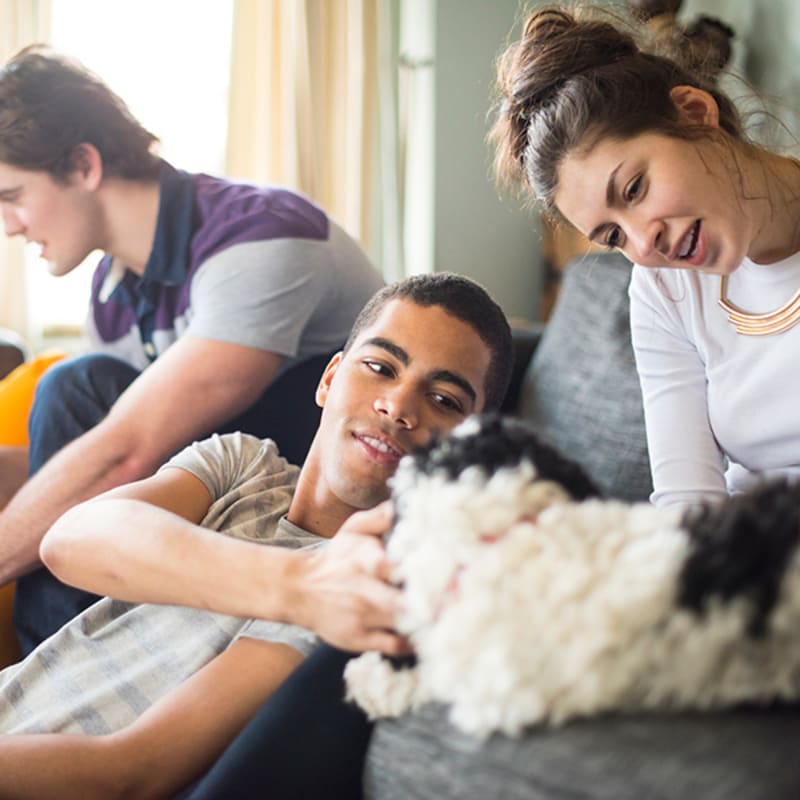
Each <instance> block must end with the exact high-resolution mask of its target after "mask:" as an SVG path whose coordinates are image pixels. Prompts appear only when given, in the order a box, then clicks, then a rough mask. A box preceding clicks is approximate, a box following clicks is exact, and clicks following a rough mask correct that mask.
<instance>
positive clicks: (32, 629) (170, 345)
mask: <svg viewBox="0 0 800 800" xmlns="http://www.w3.org/2000/svg"><path fill="white" fill-rule="evenodd" d="M155 143H156V137H155V136H153V135H152V134H151V133H150V132H149V131H147V130H145V129H144V128H143V127H142V125H140V124H139V122H138V121H137V120H136V119H135V118H134V117H133V115H132V114H131V113H130V111H129V110H128V108H127V107H126V105H125V104H124V102H123V101H122V100H121V99H120V98H119V97H117V96H116V95H115V94H114V93H113V92H112V91H111V90H110V89H109V88H108V87H107V86H105V84H104V83H103V82H102V81H101V80H100V79H99V78H97V77H96V76H94V75H92V74H91V73H90V72H88V71H87V70H86V69H85V68H84V67H82V66H81V65H80V64H78V63H76V62H73V61H71V60H69V59H67V58H64V57H62V56H59V55H57V54H55V53H52V52H49V51H47V50H43V49H41V48H28V49H26V50H24V51H22V52H21V53H19V54H18V55H17V56H15V57H14V58H12V59H11V61H9V62H8V63H7V64H6V66H5V67H4V68H3V69H2V70H0V208H1V209H2V217H3V223H4V226H5V231H6V234H7V235H9V236H17V235H19V236H24V237H25V239H26V240H27V241H28V242H35V243H37V244H39V246H40V248H41V255H42V258H44V259H45V260H46V261H47V262H48V265H49V269H50V271H51V272H52V274H54V275H66V274H67V273H69V272H71V271H72V270H73V269H75V268H76V266H77V265H78V264H80V263H81V262H82V261H83V260H84V259H85V258H86V257H87V256H88V255H89V254H90V253H91V252H92V251H93V250H102V251H104V253H105V255H103V257H102V258H101V260H100V263H99V265H98V267H97V269H96V271H95V275H94V280H93V284H92V293H91V314H90V316H89V320H88V335H89V340H90V350H91V354H90V355H88V356H84V357H80V358H76V359H70V360H67V361H65V362H62V363H61V364H59V365H57V366H55V367H53V368H52V369H51V370H50V371H48V373H47V374H46V375H45V376H44V377H43V379H42V380H41V381H40V383H39V386H38V388H37V393H36V400H35V404H34V407H33V410H32V412H31V416H30V448H29V453H28V455H29V472H30V476H31V477H30V479H29V480H28V482H27V483H24V484H23V485H22V488H21V489H19V491H18V492H17V493H16V494H15V495H14V496H13V497H12V499H11V501H10V502H9V504H8V506H7V507H6V508H5V509H4V510H3V511H2V512H1V513H0V584H2V583H5V582H7V581H10V580H12V579H14V578H19V580H18V582H17V600H16V607H15V624H16V629H17V634H18V637H19V639H20V644H21V646H22V649H23V652H25V653H27V652H29V651H30V650H31V649H32V648H33V647H34V646H35V645H36V644H37V643H38V642H39V641H41V640H42V639H43V638H45V637H46V636H47V635H49V634H50V633H52V632H53V631H55V630H57V629H58V628H59V627H60V626H61V625H62V624H63V623H64V622H65V621H66V620H68V619H70V618H71V617H72V616H73V615H75V614H76V613H78V612H79V611H80V610H81V609H82V608H84V607H85V606H86V605H88V604H89V603H90V602H92V601H93V600H94V599H96V598H94V596H92V595H90V594H87V593H84V592H78V591H76V590H74V589H71V588H69V587H65V586H63V584H61V583H59V582H58V581H56V580H55V579H54V578H53V576H52V575H51V574H50V573H48V572H47V571H46V570H43V569H39V567H40V566H41V564H40V562H39V559H38V554H37V550H38V546H39V542H40V541H41V537H42V536H43V535H44V533H45V531H46V530H47V528H48V527H49V526H50V525H51V524H52V523H53V522H54V521H55V519H56V518H57V517H58V516H59V515H60V514H62V513H63V512H64V511H66V510H67V509H68V508H69V507H70V506H72V505H73V504H75V503H76V502H79V501H82V500H86V499H88V498H90V497H93V496H95V495H97V494H99V493H101V492H103V491H106V490H107V489H109V488H111V487H114V486H119V485H121V484H124V483H128V482H130V481H132V480H138V479H140V478H143V477H145V476H146V475H149V474H152V472H153V471H154V470H155V469H156V468H157V467H158V466H159V465H160V464H161V463H163V461H164V460H165V459H167V458H168V457H169V456H170V455H171V454H173V453H174V452H176V451H177V450H179V449H180V448H181V447H183V446H185V445H186V444H188V443H189V442H191V441H193V440H195V439H198V438H202V437H203V436H207V435H208V434H209V433H211V432H212V431H217V432H223V431H230V430H243V431H247V432H250V433H253V434H256V435H258V436H267V435H269V436H271V437H272V438H274V439H275V440H276V441H277V442H278V444H279V445H280V447H281V451H282V453H283V454H284V455H285V456H286V457H287V458H288V459H289V460H290V461H292V462H294V463H301V462H302V459H303V457H304V456H305V453H306V451H307V448H308V445H309V443H310V441H311V438H312V436H313V434H314V431H315V429H316V425H317V422H318V421H319V413H318V410H317V409H316V408H315V406H314V405H313V402H311V398H312V394H313V391H312V389H313V386H314V385H315V383H316V380H317V378H318V376H319V372H320V371H321V370H322V368H323V366H324V364H325V363H326V362H327V360H328V358H330V355H331V353H332V352H334V351H335V350H337V349H338V348H339V347H341V345H342V342H343V341H344V340H345V339H346V337H347V334H348V333H349V331H350V328H351V326H352V323H353V320H354V319H355V317H356V315H357V313H358V311H359V309H360V308H361V307H362V305H363V304H364V302H365V301H366V300H367V299H369V297H370V296H371V295H372V293H373V292H374V291H375V290H376V289H377V288H379V287H380V286H381V285H382V280H381V277H380V276H379V274H378V273H377V272H376V270H375V269H374V268H373V267H372V265H371V264H370V263H369V260H368V259H367V257H366V255H365V254H364V253H363V251H362V250H361V248H360V247H359V246H358V244H356V242H355V241H353V240H352V239H351V238H350V237H349V236H348V235H347V234H346V233H345V232H344V231H343V230H342V229H341V228H339V227H338V226H337V225H336V223H335V222H333V221H332V220H331V219H330V218H329V217H328V216H327V215H326V214H325V212H324V211H322V210H321V209H320V208H318V207H317V206H315V205H313V204H312V203H311V202H310V201H309V200H307V199H306V198H304V197H302V196H300V195H298V194H295V193H293V192H290V191H287V190H285V189H281V188H277V187H256V186H250V185H246V184H242V183H233V182H230V181H226V180H222V179H219V178H214V177H210V176H207V175H193V174H188V173H186V172H181V171H179V170H177V169H175V168H173V167H172V166H171V165H170V164H168V163H166V162H165V161H163V160H161V159H160V158H158V157H157V155H155V153H154V145H155ZM5 455H6V456H8V457H7V458H6V459H5V460H3V458H2V456H3V453H0V480H2V481H3V483H4V484H7V485H8V486H9V487H14V489H16V487H17V486H19V485H20V483H23V481H24V477H23V476H22V475H20V474H19V473H20V471H21V470H22V469H24V459H22V460H20V459H19V457H17V458H15V459H12V458H11V457H10V456H11V453H10V452H6V453H5ZM14 455H16V456H19V454H18V453H15V454H14Z"/></svg>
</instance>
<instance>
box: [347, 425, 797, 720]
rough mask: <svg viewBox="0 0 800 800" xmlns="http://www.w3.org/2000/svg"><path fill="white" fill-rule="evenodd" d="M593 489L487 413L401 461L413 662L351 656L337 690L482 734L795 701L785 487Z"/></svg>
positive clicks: (791, 552) (793, 497) (398, 539)
mask: <svg viewBox="0 0 800 800" xmlns="http://www.w3.org/2000/svg"><path fill="white" fill-rule="evenodd" d="M592 494H593V490H592V486H591V484H590V482H589V481H588V479H587V478H586V477H585V476H584V475H583V473H582V472H581V470H580V469H579V468H578V467H577V466H576V465H574V464H572V463H570V462H568V461H565V460H564V459H563V458H561V457H560V456H559V455H558V454H557V453H555V452H554V451H553V450H552V449H551V448H549V447H546V446H544V445H543V444H542V443H541V442H540V441H539V440H538V439H537V438H536V436H535V435H534V434H533V433H532V432H531V431H530V429H528V428H527V427H526V426H525V425H524V424H523V423H521V422H518V421H513V420H508V419H500V418H498V417H475V418H471V419H469V420H467V421H466V422H464V423H463V424H462V425H461V426H459V427H458V428H457V429H456V430H455V431H454V432H453V434H451V436H450V437H449V438H448V439H446V440H444V441H442V442H441V443H440V444H438V445H434V446H432V447H431V448H429V449H428V450H427V451H426V452H421V453H418V454H416V455H414V456H408V457H406V458H405V459H404V460H403V461H402V462H401V464H400V468H399V470H398V472H397V475H396V477H395V480H394V483H393V496H394V500H395V503H396V512H397V519H396V524H395V526H394V528H393V532H392V535H391V537H390V539H389V542H388V550H389V553H390V555H391V557H392V559H393V560H394V561H395V564H396V578H397V580H398V581H399V582H401V583H402V584H403V586H404V594H405V610H404V613H403V616H402V618H401V619H400V621H399V628H400V630H401V631H403V632H404V633H407V634H408V635H409V637H410V638H411V641H412V643H413V645H414V648H415V650H416V654H417V660H416V664H415V665H414V666H413V667H411V668H403V669H395V668H394V667H393V666H392V664H390V662H388V661H386V660H385V659H382V658H381V657H380V656H379V655H377V654H375V653H367V654H365V655H363V656H360V657H359V658H357V659H355V660H353V661H351V662H350V664H349V666H348V668H347V671H346V673H345V675H346V681H347V686H348V693H349V696H350V698H351V699H354V700H355V701H356V702H357V703H358V704H359V705H361V706H362V707H363V708H364V709H365V710H366V711H367V712H368V713H369V715H370V716H371V717H373V718H374V717H381V716H395V715H398V714H401V713H403V712H404V711H406V710H408V709H410V708H414V707H417V706H419V705H421V704H423V703H425V702H428V701H439V702H443V703H447V704H450V706H451V719H452V721H453V722H454V724H456V725H457V726H458V727H460V728H461V729H463V730H465V731H467V732H470V733H474V734H477V735H481V736H483V735H488V734H490V733H491V732H493V731H503V732H505V733H507V734H510V735H515V734H518V733H519V732H520V731H521V730H522V729H523V728H524V727H525V726H527V725H530V724H533V723H541V722H546V723H551V724H558V723H561V722H564V721H566V720H568V719H570V718H572V717H576V716H586V715H592V714H597V713H601V712H606V711H622V710H625V711H641V710H645V709H653V710H655V709H672V710H674V709H687V708H693V709H702V708H714V707H724V706H730V705H733V704H737V703H740V702H743V701H748V702H762V701H764V702H767V701H772V700H775V699H793V698H797V697H798V695H799V694H800V691H799V689H800V560H799V557H798V534H799V533H800V487H798V486H796V485H795V486H791V485H788V484H787V483H785V482H778V483H772V484H765V485H764V486H763V487H762V488H761V489H758V490H756V491H754V492H753V493H751V494H748V495H741V496H737V497H734V498H731V499H730V500H728V501H726V502H725V503H723V504H721V505H719V506H716V507H703V508H700V509H698V510H696V511H694V512H693V513H690V514H688V515H686V516H685V517H681V515H680V514H679V513H677V512H671V511H665V510H659V509H656V508H654V507H652V506H650V505H648V504H638V505H629V504H624V503H621V502H616V501H608V500H601V499H597V498H591V497H590V496H591V495H592ZM587 498H589V499H587Z"/></svg>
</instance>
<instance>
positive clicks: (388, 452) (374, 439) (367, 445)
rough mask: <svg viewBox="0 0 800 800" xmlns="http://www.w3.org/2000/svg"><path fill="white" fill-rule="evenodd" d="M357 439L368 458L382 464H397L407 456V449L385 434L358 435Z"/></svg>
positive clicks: (356, 435)
mask: <svg viewBox="0 0 800 800" xmlns="http://www.w3.org/2000/svg"><path fill="white" fill-rule="evenodd" d="M355 438H356V441H357V442H358V443H359V444H360V445H361V447H362V449H363V450H364V451H365V452H366V454H367V456H368V457H369V458H370V459H372V460H373V461H377V462H378V463H380V464H396V463H397V462H398V461H399V460H400V459H401V458H402V457H403V456H404V455H405V449H404V448H403V447H401V445H399V444H398V443H397V442H396V441H395V440H394V439H392V438H391V437H389V436H386V435H385V434H381V433H374V432H371V433H356V434H355Z"/></svg>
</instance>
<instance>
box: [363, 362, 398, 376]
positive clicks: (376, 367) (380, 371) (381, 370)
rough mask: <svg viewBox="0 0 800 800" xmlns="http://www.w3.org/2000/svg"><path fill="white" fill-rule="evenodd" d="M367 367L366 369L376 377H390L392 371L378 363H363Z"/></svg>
mask: <svg viewBox="0 0 800 800" xmlns="http://www.w3.org/2000/svg"><path fill="white" fill-rule="evenodd" d="M364 363H365V364H366V365H367V368H368V369H370V370H372V372H374V373H375V374H376V375H384V376H385V377H387V378H388V377H391V376H392V374H393V373H392V370H391V369H390V368H389V367H387V366H386V364H382V363H381V362H380V361H369V360H367V361H364Z"/></svg>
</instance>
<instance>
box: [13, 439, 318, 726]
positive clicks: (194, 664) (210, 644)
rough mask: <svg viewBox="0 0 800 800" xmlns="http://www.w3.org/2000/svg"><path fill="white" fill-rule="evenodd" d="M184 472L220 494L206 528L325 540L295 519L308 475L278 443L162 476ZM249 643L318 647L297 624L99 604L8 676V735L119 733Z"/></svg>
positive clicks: (201, 447)
mask: <svg viewBox="0 0 800 800" xmlns="http://www.w3.org/2000/svg"><path fill="white" fill-rule="evenodd" d="M174 467H180V468H182V469H186V470H188V471H189V472H191V473H192V474H194V475H195V476H197V477H198V478H199V479H200V480H201V481H203V483H204V484H205V485H206V486H207V487H208V489H209V491H210V492H211V495H212V498H213V503H212V505H211V507H210V508H209V510H208V513H207V514H206V517H205V518H204V519H203V522H202V524H203V526H204V527H207V528H211V529H214V530H218V531H220V532H222V533H224V534H226V535H229V536H235V537H237V538H241V539H249V540H256V541H263V542H265V543H266V542H268V543H270V544H274V545H279V546H282V547H292V548H297V547H304V546H308V545H312V546H314V545H318V544H319V543H320V542H322V541H324V540H323V539H321V538H320V537H318V536H315V535H314V534H310V533H308V532H307V531H303V530H301V529H300V528H298V527H297V526H295V525H292V524H291V523H289V522H288V521H287V520H286V519H285V517H284V515H285V513H286V511H287V510H288V507H289V502H290V500H291V497H292V493H293V491H294V487H295V483H296V481H297V474H298V469H297V467H294V466H291V465H290V464H289V463H288V462H286V461H285V460H284V459H283V458H281V457H280V456H279V455H278V451H277V448H276V447H275V445H274V443H273V442H271V441H269V440H264V441H262V440H260V439H257V438H255V437H253V436H248V435H246V434H241V433H234V434H227V435H225V436H213V437H212V438H210V439H207V440H205V441H204V442H200V443H195V444H193V445H191V446H189V447H187V448H186V449H185V450H183V451H182V452H181V453H179V454H178V455H177V456H175V457H174V458H173V459H172V460H171V461H170V462H169V463H168V464H167V465H166V466H165V467H162V469H168V468H174ZM242 636H247V637H252V638H256V639H262V640H265V641H277V642H284V643H286V644H289V645H290V646H292V647H294V648H295V649H297V650H299V651H300V652H302V653H304V654H305V653H308V652H309V651H310V650H311V649H312V648H313V646H314V645H315V643H316V639H315V637H314V635H313V634H312V633H310V632H309V631H305V630H303V629H301V628H297V627H295V626H293V625H286V624H282V623H275V622H267V621H264V620H253V619H240V618H238V617H232V616H227V615H224V614H214V613H211V612H208V611H200V610H197V609H191V608H184V607H179V606H161V605H151V604H136V603H122V602H119V601H117V600H112V599H111V598H104V599H102V600H99V601H98V602H97V603H95V604H94V605H93V606H90V607H89V608H88V609H86V611H84V612H83V613H82V614H81V615H80V616H78V617H76V618H75V619H73V620H72V621H70V622H68V623H67V624H66V625H65V626H64V627H63V628H61V630H59V631H58V632H57V633H55V634H53V636H51V637H50V638H49V639H47V640H46V641H44V642H43V643H42V644H41V645H39V647H37V648H36V650H34V651H33V652H32V653H31V654H30V655H29V656H28V657H27V658H26V659H25V660H23V661H21V662H20V663H19V664H15V665H13V666H10V667H8V668H6V669H5V670H3V671H2V672H0V733H2V734H9V733H35V732H54V733H55V732H63V733H86V734H105V733H110V732H112V731H115V730H119V729H120V728H123V727H125V726H126V725H128V724H130V723H131V722H133V721H134V720H135V719H136V718H137V717H138V716H139V715H140V714H141V713H142V712H144V711H145V710H146V709H147V708H149V707H150V706H151V705H153V703H155V702H156V701H157V700H158V699H160V698H161V697H163V696H164V695H166V694H168V693H169V692H170V691H171V690H172V689H174V688H175V687H177V686H178V685H179V684H180V683H181V682H182V681H184V680H186V679H187V678H188V677H190V676H191V675H193V674H194V673H195V672H197V671H198V670H199V669H201V668H202V667H203V666H204V665H205V664H207V663H208V662H209V661H211V660H212V659H213V658H214V657H215V656H217V655H218V654H219V653H221V652H222V651H223V650H225V649H226V648H227V647H229V646H230V645H231V644H232V643H233V642H234V641H236V639H238V638H239V637H242Z"/></svg>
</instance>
